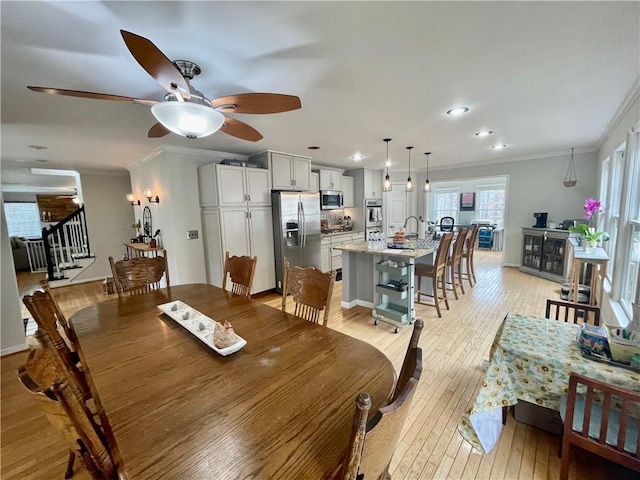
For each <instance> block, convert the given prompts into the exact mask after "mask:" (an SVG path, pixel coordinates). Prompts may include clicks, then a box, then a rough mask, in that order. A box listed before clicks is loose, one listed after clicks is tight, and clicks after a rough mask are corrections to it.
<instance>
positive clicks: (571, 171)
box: [563, 148, 578, 188]
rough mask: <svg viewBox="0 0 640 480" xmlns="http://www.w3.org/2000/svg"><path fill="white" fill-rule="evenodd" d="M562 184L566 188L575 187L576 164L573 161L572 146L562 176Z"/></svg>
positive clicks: (576, 181) (576, 178) (576, 177)
mask: <svg viewBox="0 0 640 480" xmlns="http://www.w3.org/2000/svg"><path fill="white" fill-rule="evenodd" d="M563 183H564V186H565V187H567V188H570V187H575V186H576V184H577V183H578V175H577V174H576V164H575V162H574V161H573V148H572V149H571V160H570V161H569V166H568V167H567V174H566V175H565V176H564V182H563Z"/></svg>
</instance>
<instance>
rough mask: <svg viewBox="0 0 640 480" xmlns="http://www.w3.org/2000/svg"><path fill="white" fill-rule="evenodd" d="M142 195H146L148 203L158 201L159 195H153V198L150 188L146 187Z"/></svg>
mask: <svg viewBox="0 0 640 480" xmlns="http://www.w3.org/2000/svg"><path fill="white" fill-rule="evenodd" d="M144 196H145V197H147V200H149V203H160V197H158V196H157V195H156V196H155V199H154V198H153V193H151V189H150V188H147V189H146V190H145V191H144Z"/></svg>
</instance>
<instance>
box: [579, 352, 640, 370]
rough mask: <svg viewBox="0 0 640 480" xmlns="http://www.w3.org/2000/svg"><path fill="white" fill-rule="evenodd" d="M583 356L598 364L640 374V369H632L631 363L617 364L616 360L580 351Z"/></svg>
mask: <svg viewBox="0 0 640 480" xmlns="http://www.w3.org/2000/svg"><path fill="white" fill-rule="evenodd" d="M580 352H581V353H582V356H583V357H584V358H588V359H589V360H595V361H596V362H600V363H606V364H608V365H613V366H614V367H620V368H626V369H627V370H631V371H632V372H636V373H640V368H636V367H632V366H631V365H630V364H629V363H622V362H616V361H615V360H609V359H608V358H605V357H600V356H598V355H592V354H591V353H589V352H586V351H584V350H582V349H580Z"/></svg>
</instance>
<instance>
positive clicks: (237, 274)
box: [222, 252, 258, 297]
mask: <svg viewBox="0 0 640 480" xmlns="http://www.w3.org/2000/svg"><path fill="white" fill-rule="evenodd" d="M256 263H258V257H248V256H242V257H237V256H235V255H234V256H233V257H230V256H229V252H226V253H225V256H224V275H223V276H222V289H223V290H225V291H226V290H227V278H229V280H230V282H231V293H235V294H236V295H242V296H244V297H251V287H252V285H253V276H254V275H255V273H256Z"/></svg>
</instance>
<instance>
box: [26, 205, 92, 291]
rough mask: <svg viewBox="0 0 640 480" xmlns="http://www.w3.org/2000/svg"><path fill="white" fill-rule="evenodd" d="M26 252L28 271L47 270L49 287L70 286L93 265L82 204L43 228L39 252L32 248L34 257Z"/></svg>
mask: <svg viewBox="0 0 640 480" xmlns="http://www.w3.org/2000/svg"><path fill="white" fill-rule="evenodd" d="M28 252H29V263H30V265H31V270H32V271H34V268H36V269H41V270H44V268H46V272H47V280H48V281H49V284H50V285H51V286H61V285H65V284H69V283H72V280H73V279H74V278H76V277H77V276H78V275H80V273H81V272H82V271H83V270H84V269H85V268H86V267H88V266H89V265H91V264H92V263H94V262H95V258H94V257H93V256H92V255H91V248H90V246H89V234H88V230H87V220H86V216H85V212H84V205H83V206H81V207H80V208H78V209H77V210H76V211H75V212H73V213H72V214H70V215H68V216H67V217H65V218H64V219H62V220H61V221H60V222H58V223H57V224H56V225H54V226H52V227H51V228H48V229H47V228H43V229H42V246H41V250H39V251H36V249H34V250H33V255H32V250H31V248H30V249H29V250H28ZM43 260H44V262H43ZM36 271H37V270H36Z"/></svg>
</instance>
